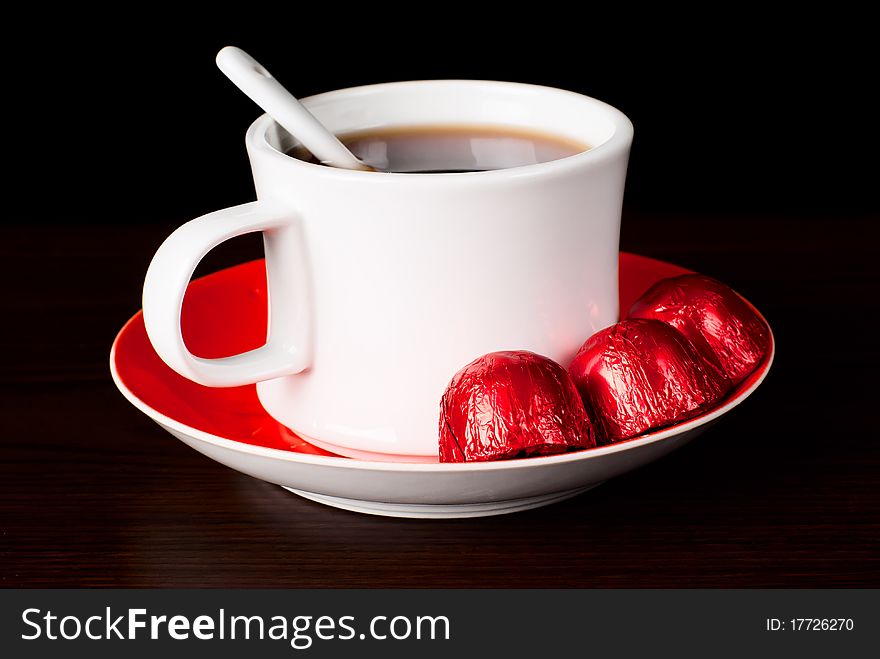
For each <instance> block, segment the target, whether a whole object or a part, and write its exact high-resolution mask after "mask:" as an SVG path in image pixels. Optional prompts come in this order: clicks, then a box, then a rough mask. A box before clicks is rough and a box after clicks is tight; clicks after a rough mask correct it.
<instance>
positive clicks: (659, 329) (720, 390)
mask: <svg viewBox="0 0 880 659" xmlns="http://www.w3.org/2000/svg"><path fill="white" fill-rule="evenodd" d="M569 373H570V374H571V377H572V379H573V380H574V383H575V385H576V386H577V388H578V391H579V392H580V394H581V396H582V398H583V400H584V404H585V405H586V408H587V411H588V413H589V414H590V418H591V419H592V420H593V422H594V424H595V428H596V433H597V440H598V442H599V443H600V444H611V443H614V442H618V441H621V440H624V439H629V438H631V437H635V436H636V435H640V434H642V433H644V432H647V431H649V430H655V429H658V428H662V427H663V426H667V425H670V424H673V423H677V422H679V421H684V420H686V419H689V418H692V417H694V416H697V415H698V414H700V413H702V412H703V411H705V410H707V409H709V408H711V407H713V406H714V405H715V403H716V402H717V401H718V400H719V399H720V398H721V397H723V396H724V394H725V393H727V391H728V390H729V389H730V387H731V383H730V380H729V379H728V378H727V377H726V376H725V375H724V374H723V373H722V372H720V371H718V370H717V369H715V368H712V367H710V366H709V365H708V364H707V362H706V360H705V359H704V358H703V357H702V355H701V354H700V353H699V352H698V351H697V349H696V348H695V347H694V346H693V345H692V344H691V342H690V341H688V339H687V338H685V337H684V336H683V335H682V334H681V333H679V332H678V331H677V330H675V329H673V328H672V327H670V326H669V325H666V324H664V323H662V322H660V321H659V320H641V319H635V320H624V321H621V322H619V323H617V324H615V325H612V326H611V327H608V328H606V329H604V330H602V331H600V332H597V333H596V334H594V335H593V336H591V337H590V338H589V339H588V340H587V342H586V343H584V345H583V346H582V347H581V349H580V350H579V351H578V353H577V355H576V356H575V358H574V361H573V362H572V364H571V367H570V368H569Z"/></svg>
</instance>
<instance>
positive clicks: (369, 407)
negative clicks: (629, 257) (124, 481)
mask: <svg viewBox="0 0 880 659" xmlns="http://www.w3.org/2000/svg"><path fill="white" fill-rule="evenodd" d="M303 103H304V104H305V105H306V106H307V107H308V108H309V109H310V110H311V111H312V112H313V113H314V114H315V115H316V116H317V117H318V118H319V119H320V120H321V122H322V123H323V124H324V125H325V126H327V127H328V128H329V129H330V130H332V131H333V132H335V133H347V132H351V131H355V130H363V129H370V128H378V127H387V126H418V125H450V124H453V125H454V124H462V125H467V126H474V125H488V126H509V127H514V128H519V129H526V130H534V131H538V132H542V133H550V134H556V135H559V136H561V137H564V138H569V139H572V140H576V141H579V142H581V143H586V144H589V145H591V146H592V148H591V149H590V150H588V151H586V152H583V153H580V154H577V155H574V156H570V157H567V158H563V159H560V160H555V161H551V162H547V163H542V164H536V165H526V166H522V167H515V168H511V169H502V170H494V171H488V172H474V173H455V174H402V173H376V172H359V171H348V170H342V169H334V168H330V167H324V166H321V165H315V164H310V163H306V162H303V161H300V160H297V159H295V158H292V157H290V156H287V155H285V151H287V150H289V149H290V148H291V147H292V146H294V144H295V141H294V140H293V138H291V136H290V135H289V134H287V133H286V132H285V131H284V130H283V129H281V128H280V127H279V126H278V125H277V124H275V123H274V122H273V121H272V119H271V118H270V117H268V116H265V115H264V116H262V117H260V118H259V119H257V120H256V121H255V122H254V123H253V124H252V125H251V127H250V129H249V130H248V133H247V138H246V143H247V150H248V155H249V157H250V161H251V166H252V169H253V176H254V182H255V185H256V190H257V198H258V201H255V202H251V203H247V204H243V205H241V206H235V207H232V208H227V209H224V210H221V211H217V212H214V213H209V214H208V215H204V216H202V217H200V218H198V219H195V220H193V221H191V222H189V223H187V224H185V225H183V226H182V227H180V228H179V229H178V230H177V231H175V232H174V233H173V234H172V235H171V236H169V238H168V239H167V240H166V241H165V243H164V244H163V245H162V246H161V247H160V248H159V251H158V252H157V253H156V256H155V257H154V259H153V262H152V263H151V264H150V268H149V271H148V272H147V277H146V282H145V284H144V298H143V306H144V322H145V324H146V328H147V333H148V334H149V337H150V341H151V342H152V343H153V346H154V347H155V349H156V352H157V353H158V354H159V356H160V357H161V358H162V359H163V360H164V361H165V362H166V363H167V364H168V365H169V366H170V367H171V368H172V369H174V370H175V371H177V372H178V373H180V374H181V375H183V376H185V377H187V378H189V379H191V380H194V381H195V382H198V383H200V384H203V385H207V386H211V387H229V386H236V385H243V384H250V383H257V392H258V395H259V398H260V401H261V402H262V404H263V406H264V407H265V408H266V411H267V412H268V413H269V414H270V415H272V416H273V417H274V418H275V419H277V420H278V421H279V422H281V423H283V424H284V425H286V426H288V427H289V428H290V429H292V430H293V431H294V432H296V433H297V434H299V435H301V436H302V437H303V438H305V439H306V440H307V441H309V442H312V443H314V444H315V445H317V446H320V447H323V448H326V449H328V450H330V451H333V452H336V453H339V454H342V455H348V456H351V457H356V458H363V459H382V460H412V461H436V460H437V455H438V445H437V441H438V439H437V438H438V423H439V410H440V397H441V396H442V394H443V391H444V389H445V388H446V386H447V384H448V383H449V381H450V379H451V378H452V376H453V375H454V374H455V372H456V371H458V370H459V369H460V368H461V367H462V366H464V365H465V364H467V363H468V362H470V361H471V360H473V359H475V358H476V357H478V356H480V355H482V354H485V353H487V352H492V351H495V350H512V349H516V350H531V351H533V352H536V353H538V354H542V355H546V356H548V357H550V358H552V359H554V360H556V361H557V362H560V363H561V364H563V365H564V366H567V365H568V363H569V362H570V361H571V359H572V358H573V357H574V353H575V351H576V350H577V349H578V348H579V347H580V345H581V344H582V343H583V342H584V340H586V339H587V337H589V336H590V335H591V334H593V333H594V332H596V331H597V330H599V329H602V328H603V327H606V326H608V325H610V324H612V323H614V322H616V321H617V318H618V301H617V254H618V240H619V233H620V211H621V202H622V199H623V188H624V179H625V177H626V165H627V158H628V155H629V148H630V143H631V141H632V125H631V124H630V122H629V120H628V119H627V118H626V117H625V116H624V115H623V114H621V113H620V112H619V111H617V110H615V109H614V108H612V107H610V106H608V105H606V104H604V103H601V102H599V101H596V100H594V99H591V98H588V97H586V96H581V95H579V94H575V93H572V92H568V91H562V90H559V89H552V88H548V87H538V86H533V85H523V84H514V83H506V82H482V81H470V80H465V81H459V80H437V81H434V80H429V81H418V82H401V83H390V84H382V85H370V86H367V87H357V88H353V89H344V90H340V91H335V92H330V93H327V94H320V95H318V96H313V97H311V98H308V99H305V100H304V101H303ZM251 231H262V232H263V236H264V245H265V253H266V269H267V276H268V287H269V297H270V305H269V306H270V309H269V318H270V322H269V326H270V329H269V333H268V334H269V335H268V338H267V340H266V344H265V345H264V346H263V347H261V348H258V349H256V350H253V351H251V352H247V353H244V354H241V355H236V356H234V357H228V358H224V359H203V358H199V357H195V356H193V355H192V354H191V353H190V352H189V351H188V350H187V348H186V346H185V345H184V341H183V337H182V335H181V330H180V310H181V304H182V301H183V296H184V291H185V289H186V286H187V284H188V282H189V280H190V277H191V276H192V273H193V271H194V270H195V268H196V266H197V265H198V263H199V261H200V260H201V259H202V257H203V256H204V255H205V254H206V253H207V252H208V251H209V250H210V249H212V248H213V247H215V246H216V245H218V244H219V243H221V242H223V241H224V240H228V239H230V238H232V237H234V236H238V235H241V234H244V233H248V232H251Z"/></svg>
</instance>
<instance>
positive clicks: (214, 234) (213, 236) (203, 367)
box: [143, 201, 311, 387]
mask: <svg viewBox="0 0 880 659" xmlns="http://www.w3.org/2000/svg"><path fill="white" fill-rule="evenodd" d="M253 231H262V232H264V234H265V236H266V239H265V245H266V268H267V273H268V274H269V281H270V286H271V285H272V284H271V282H273V281H277V282H279V285H281V286H288V285H292V286H294V287H295V290H294V291H292V295H293V296H294V297H296V299H297V303H298V304H297V308H296V309H290V308H286V305H273V304H272V303H271V298H272V295H271V294H270V296H269V297H270V303H269V332H268V337H267V339H266V343H265V345H263V346H261V347H259V348H256V349H255V350H251V351H249V352H244V353H241V354H238V355H233V356H232V357H223V358H220V359H205V358H202V357H196V356H195V355H193V354H192V353H191V352H190V351H189V350H188V349H187V347H186V344H185V343H184V341H183V334H182V333H181V328H180V313H181V308H182V306H183V296H184V293H185V292H186V287H187V285H188V284H189V281H190V278H191V277H192V274H193V272H194V271H195V269H196V266H197V265H198V264H199V262H200V261H201V260H202V258H204V256H205V255H206V254H207V253H208V252H209V251H210V250H211V249H213V248H214V247H216V246H217V245H219V244H220V243H222V242H224V241H226V240H229V239H230V238H235V237H236V236H240V235H243V234H245V233H251V232H253ZM273 252H277V253H273ZM291 256H296V257H298V258H296V259H295V260H291ZM303 257H304V245H303V240H302V234H301V231H300V227H299V222H298V221H297V220H296V218H295V217H293V216H292V215H291V213H290V210H289V209H287V210H285V209H281V208H276V207H273V206H271V205H269V204H268V203H267V202H264V201H254V202H250V203H247V204H242V205H240V206H233V207H231V208H226V209H223V210H220V211H215V212H213V213H208V214H207V215H203V216H201V217H199V218H196V219H195V220H192V221H190V222H187V223H186V224H184V225H183V226H181V227H180V228H179V229H177V230H176V231H175V232H174V233H172V234H171V235H170V236H168V238H167V239H166V240H165V242H164V243H162V246H161V247H159V251H157V252H156V255H155V256H154V257H153V261H152V262H151V263H150V267H149V269H148V270H147V277H146V280H145V281H144V297H143V307H144V325H145V326H146V329H147V335H148V336H149V338H150V342H151V343H152V344H153V347H154V348H155V350H156V352H157V353H158V355H159V356H160V357H161V358H162V360H163V361H164V362H165V363H166V364H168V366H170V367H171V368H172V369H173V370H175V371H177V372H178V373H180V374H181V375H182V376H184V377H186V378H189V379H190V380H193V381H194V382H197V383H199V384H202V385H205V386H208V387H235V386H239V385H244V384H253V383H255V382H260V381H263V380H270V379H272V378H277V377H281V376H284V375H293V374H295V373H299V372H301V371H303V370H304V369H306V368H307V367H308V366H309V364H310V361H311V354H310V349H309V342H308V336H307V334H308V328H309V322H310V319H309V318H308V314H309V307H310V304H309V300H308V287H307V276H306V272H305V258H303ZM273 269H274V270H273ZM270 293H272V294H275V295H278V294H279V293H281V291H275V290H270ZM285 293H286V292H285ZM283 297H285V298H287V297H288V296H287V295H286V294H285V295H284V296H283ZM276 299H277V298H276ZM276 307H277V308H276ZM282 307H285V308H282Z"/></svg>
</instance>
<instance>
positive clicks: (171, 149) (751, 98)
mask: <svg viewBox="0 0 880 659" xmlns="http://www.w3.org/2000/svg"><path fill="white" fill-rule="evenodd" d="M416 7H417V6H416V5H413V7H412V8H411V9H409V10H403V11H394V10H390V9H385V8H380V9H376V10H370V9H366V8H363V7H359V8H358V9H357V10H356V11H355V12H349V11H348V10H346V11H343V10H341V9H338V8H335V9H326V10H321V9H320V8H319V9H318V10H315V11H314V13H313V14H310V16H309V18H308V19H306V18H305V16H300V15H298V12H296V11H290V13H289V14H287V15H285V14H284V13H278V12H276V11H275V8H272V9H269V8H268V7H267V6H266V5H259V7H257V6H254V7H250V8H248V9H247V10H246V11H241V10H239V11H238V12H236V15H230V14H228V13H224V12H221V11H219V10H218V9H215V10H212V11H205V12H204V13H203V14H197V13H195V12H191V13H189V14H186V15H185V14H184V13H183V12H182V10H181V9H180V8H177V9H176V10H175V11H174V12H171V11H168V12H166V13H164V14H162V13H159V12H158V10H153V11H149V12H148V11H142V12H137V11H132V12H131V13H127V15H116V14H114V13H113V12H102V13H96V14H94V15H88V14H86V13H83V12H82V11H77V12H73V13H70V14H69V15H66V16H61V15H58V14H56V13H54V12H47V14H49V15H46V16H42V17H36V16H33V17H32V18H31V19H30V20H29V21H23V22H21V23H20V24H19V25H18V26H17V28H15V29H11V30H10V35H9V37H10V39H11V41H12V43H14V44H16V45H15V47H14V50H13V51H12V52H11V53H10V54H9V56H8V57H7V67H6V71H5V74H6V76H7V80H8V82H9V81H11V85H12V88H13V89H19V90H20V92H19V93H18V94H17V96H14V97H13V98H11V99H10V105H11V106H12V108H13V112H14V113H15V114H17V115H18V116H17V117H16V118H15V120H14V121H12V122H11V130H10V132H9V134H8V135H7V137H8V138H9V139H10V140H11V144H9V143H7V148H8V147H10V146H11V148H12V150H13V151H18V152H20V153H22V154H23V158H22V161H23V164H24V166H23V167H22V168H21V169H19V170H18V171H17V172H16V174H15V178H16V181H15V186H14V187H13V191H14V193H15V194H14V197H16V198H17V200H18V201H20V202H22V204H21V209H22V212H26V213H28V214H29V215H30V214H32V211H33V210H34V209H33V206H32V201H33V198H34V197H37V198H39V201H40V204H41V205H42V209H41V211H40V212H39V213H38V214H39V218H40V220H41V221H42V220H53V221H66V220H68V219H71V218H76V220H77V221H82V220H90V221H104V222H121V221H124V222H155V221H157V220H159V219H165V220H167V219H174V220H180V221H182V220H184V219H188V218H189V217H191V216H194V215H197V214H200V213H202V212H205V211H209V210H214V209H216V208H222V207H225V206H228V205H231V204H235V203H239V202H242V201H246V200H248V199H251V198H252V197H253V189H252V185H251V182H250V172H249V168H248V164H247V158H246V155H245V152H244V148H243V137H244V132H245V130H246V128H247V126H248V125H249V124H250V122H251V121H252V120H253V119H254V118H255V117H256V116H257V115H258V114H259V111H258V110H257V108H256V106H255V105H253V104H252V103H251V101H250V100H248V99H247V98H245V97H244V96H243V95H242V94H241V93H240V92H239V91H237V90H236V89H235V88H234V87H233V86H232V84H231V83H230V82H229V81H228V80H226V79H225V78H224V77H223V75H222V74H221V73H220V72H219V71H218V70H217V68H216V67H215V65H214V55H215V54H216V52H217V51H218V50H219V49H220V48H221V47H223V46H224V45H227V44H233V45H238V46H240V47H242V48H244V49H245V50H247V51H249V52H251V53H252V54H253V55H254V56H255V57H256V58H257V59H258V60H260V61H261V62H262V63H264V64H265V65H266V66H267V67H268V68H269V70H270V71H272V72H273V73H274V75H275V76H276V77H277V78H279V79H280V80H281V81H282V82H283V83H284V84H285V85H286V86H288V87H289V89H290V90H291V91H292V92H293V93H294V94H296V95H298V96H307V95H310V94H314V93H318V92H322V91H328V90H332V89H337V88H341V87H347V86H352V85H359V84H369V83H376V82H385V81H392V80H407V79H420V78H482V79H500V80H513V81H522V82H530V83H537V84H544V85H550V86H556V87H562V88H566V89H571V90H574V91H578V92H582V93H585V94H588V95H591V96H594V97H596V98H599V99H601V100H604V101H606V102H608V103H611V104H612V105H614V106H616V107H618V108H619V109H621V110H622V111H623V112H624V113H626V114H627V115H628V116H629V117H630V118H631V119H632V121H633V123H634V125H635V129H636V134H635V135H636V136H635V140H634V145H633V151H632V160H631V166H630V175H629V181H628V188H627V197H626V199H627V201H626V204H627V209H628V210H633V211H636V212H688V213H702V212H708V213H712V214H715V215H717V214H718V213H719V212H728V213H734V214H740V215H741V214H755V213H762V212H772V213H784V214H788V215H792V214H796V215H798V216H804V215H813V216H815V215H827V214H828V213H834V214H835V215H845V216H848V215H853V214H864V213H865V212H867V211H871V210H875V209H877V208H878V197H877V194H876V179H877V173H878V168H877V166H876V162H877V153H878V151H877V149H878V146H880V144H878V132H877V127H876V124H877V110H878V106H877V104H876V103H875V102H874V101H875V100H874V95H875V92H876V87H877V81H876V77H877V60H878V58H877V49H876V44H874V43H873V40H872V39H871V37H870V35H869V34H868V32H867V30H868V25H869V24H868V23H867V22H866V21H864V20H861V19H860V17H859V16H857V15H847V14H844V13H841V14H839V15H832V14H828V13H823V14H816V15H812V16H809V15H806V14H804V13H803V12H801V13H799V14H797V15H790V16H785V17H782V18H779V19H771V18H769V17H768V16H767V15H766V14H764V13H762V14H747V13H733V12H731V13H726V14H723V13H718V14H717V15H715V16H708V15H703V14H693V13H689V14H681V15H674V14H671V13H664V14H661V15H657V16H646V15H643V14H639V12H635V11H634V10H632V9H627V10H622V11H620V12H617V13H614V14H609V15H605V16H598V15H596V16H593V14H592V12H591V11H588V12H587V13H589V14H590V15H591V18H593V20H595V23H593V22H588V21H585V20H583V19H581V20H573V19H572V17H571V16H570V15H568V14H567V13H566V12H564V11H563V10H562V9H561V7H560V8H559V11H552V7H549V6H548V7H547V8H541V9H539V8H537V7H535V8H532V10H531V11H530V12H529V13H528V14H522V15H519V14H515V13H511V12H510V11H509V10H502V9H499V10H497V12H493V13H489V12H484V13H483V16H482V17H481V16H480V12H478V11H476V10H477V8H478V7H477V6H470V7H468V8H467V10H465V9H463V8H460V7H454V6H453V5H448V9H447V5H443V6H442V7H441V6H437V7H431V6H428V5H418V8H416ZM239 14H244V15H239ZM638 19H640V20H638ZM392 21H395V22H396V23H397V25H398V27H394V26H393V24H392ZM312 25H319V26H321V28H320V29H316V28H314V27H311V26H312ZM21 92H23V93H21ZM47 170H48V171H47ZM47 174H48V180H47ZM47 193H48V194H47ZM49 209H51V211H52V212H46V211H47V210H49ZM169 216H171V217H170V218H169Z"/></svg>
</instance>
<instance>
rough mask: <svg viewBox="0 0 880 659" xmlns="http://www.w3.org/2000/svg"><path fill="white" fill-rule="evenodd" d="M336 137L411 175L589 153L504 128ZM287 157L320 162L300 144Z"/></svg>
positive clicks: (386, 167)
mask: <svg viewBox="0 0 880 659" xmlns="http://www.w3.org/2000/svg"><path fill="white" fill-rule="evenodd" d="M338 137H339V139H340V140H341V141H342V143H343V144H345V146H347V147H348V148H349V150H351V152H352V153H354V155H356V156H357V157H358V158H360V159H361V160H362V161H364V162H365V163H367V164H368V165H372V166H373V167H375V168H376V169H378V170H380V171H386V172H401V173H413V174H415V173H454V172H476V171H486V170H491V169H508V168H510V167H521V166H523V165H534V164H537V163H542V162H549V161H551V160H559V159H560V158H566V157H568V156H573V155H575V154H578V153H581V152H583V151H587V150H589V149H590V147H589V146H588V145H586V144H583V143H580V142H577V141H575V140H571V139H568V138H565V137H562V136H558V135H550V134H547V133H539V132H536V131H531V130H527V129H518V128H511V127H505V126H461V125H450V126H412V127H395V128H379V129H372V130H364V131H359V132H354V133H347V134H343V135H339V136H338ZM287 154H288V155H290V156H292V157H294V158H298V159H299V160H305V161H307V162H312V163H316V164H321V163H320V161H318V160H317V159H316V158H315V157H314V156H312V154H311V153H309V152H308V151H307V150H306V149H305V148H304V147H302V146H296V147H294V148H293V149H291V150H290V151H288V152H287Z"/></svg>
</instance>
